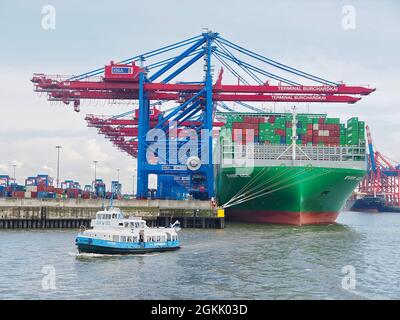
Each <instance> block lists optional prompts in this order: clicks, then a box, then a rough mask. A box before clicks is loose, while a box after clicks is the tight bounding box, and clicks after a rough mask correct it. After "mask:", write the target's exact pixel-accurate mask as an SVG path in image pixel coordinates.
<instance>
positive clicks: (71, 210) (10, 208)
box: [0, 198, 225, 229]
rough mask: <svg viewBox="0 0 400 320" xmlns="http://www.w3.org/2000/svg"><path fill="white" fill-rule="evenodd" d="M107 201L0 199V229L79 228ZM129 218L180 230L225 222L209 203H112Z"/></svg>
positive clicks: (193, 201) (181, 201)
mask: <svg viewBox="0 0 400 320" xmlns="http://www.w3.org/2000/svg"><path fill="white" fill-rule="evenodd" d="M103 205H105V206H107V205H108V201H103V200H101V199H8V198H2V199H0V229H28V228H46V229H47V228H79V227H80V226H85V227H87V226H89V225H90V220H91V219H93V218H94V216H95V214H96V212H97V211H98V210H100V209H101V208H102V206H103ZM114 207H118V208H120V209H121V210H122V212H123V213H124V214H125V215H126V217H129V216H137V217H142V218H143V219H145V220H146V221H147V224H148V225H149V226H168V225H169V224H170V223H171V222H174V221H175V220H179V221H180V223H181V226H182V227H184V228H220V229H221V228H224V226H225V225H224V224H225V219H224V216H223V214H222V213H221V211H220V210H218V209H217V208H213V207H212V204H211V202H210V201H200V200H115V201H114Z"/></svg>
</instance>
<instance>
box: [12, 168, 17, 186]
mask: <svg viewBox="0 0 400 320" xmlns="http://www.w3.org/2000/svg"><path fill="white" fill-rule="evenodd" d="M16 167H17V165H16V164H13V169H14V183H16V181H15V168H16Z"/></svg>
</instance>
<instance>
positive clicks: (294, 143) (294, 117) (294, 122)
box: [292, 106, 297, 165]
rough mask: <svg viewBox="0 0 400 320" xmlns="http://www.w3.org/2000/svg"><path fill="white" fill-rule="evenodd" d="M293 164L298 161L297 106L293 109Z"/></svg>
mask: <svg viewBox="0 0 400 320" xmlns="http://www.w3.org/2000/svg"><path fill="white" fill-rule="evenodd" d="M292 117H293V119H292V162H293V165H294V162H295V160H296V141H297V120H296V106H293V107H292Z"/></svg>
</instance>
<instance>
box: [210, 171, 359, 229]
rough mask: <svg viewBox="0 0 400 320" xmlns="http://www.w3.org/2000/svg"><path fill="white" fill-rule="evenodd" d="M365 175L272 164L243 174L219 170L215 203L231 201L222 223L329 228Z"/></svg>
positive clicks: (354, 172)
mask: <svg viewBox="0 0 400 320" xmlns="http://www.w3.org/2000/svg"><path fill="white" fill-rule="evenodd" d="M365 173H366V172H365V170H361V169H352V168H321V167H301V166H293V167H286V166H276V167H254V168H252V169H251V171H250V172H249V173H246V174H243V173H240V170H239V171H238V170H237V169H236V168H221V169H220V171H219V174H218V178H217V199H218V203H219V205H224V204H226V203H228V204H229V201H231V202H230V205H228V206H227V207H226V209H225V214H226V217H227V219H228V220H237V221H243V222H254V223H276V224H291V225H305V224H329V223H333V222H335V220H336V218H337V217H338V215H339V212H340V210H341V209H342V207H343V206H344V204H345V202H346V200H347V198H348V197H349V196H350V195H351V193H352V191H353V190H354V188H355V187H356V186H357V184H358V182H359V181H360V180H361V179H362V178H363V177H364V175H365ZM240 194H244V196H242V197H240ZM234 197H236V200H235V201H236V203H235V201H232V200H231V199H232V198H234ZM246 199H247V200H246ZM243 200H246V201H243ZM240 201H242V202H240Z"/></svg>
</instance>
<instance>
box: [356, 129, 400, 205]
mask: <svg viewBox="0 0 400 320" xmlns="http://www.w3.org/2000/svg"><path fill="white" fill-rule="evenodd" d="M366 131H367V137H368V145H369V157H368V172H367V175H366V176H365V177H364V179H363V180H362V181H361V182H360V185H359V192H360V193H363V194H367V195H373V196H376V195H384V196H385V199H386V204H387V205H388V206H394V207H399V206H400V183H399V181H400V164H399V163H398V162H396V161H394V160H390V159H389V158H388V157H386V156H384V155H383V154H381V153H380V152H379V151H374V148H373V144H372V138H371V132H370V129H369V126H366Z"/></svg>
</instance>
